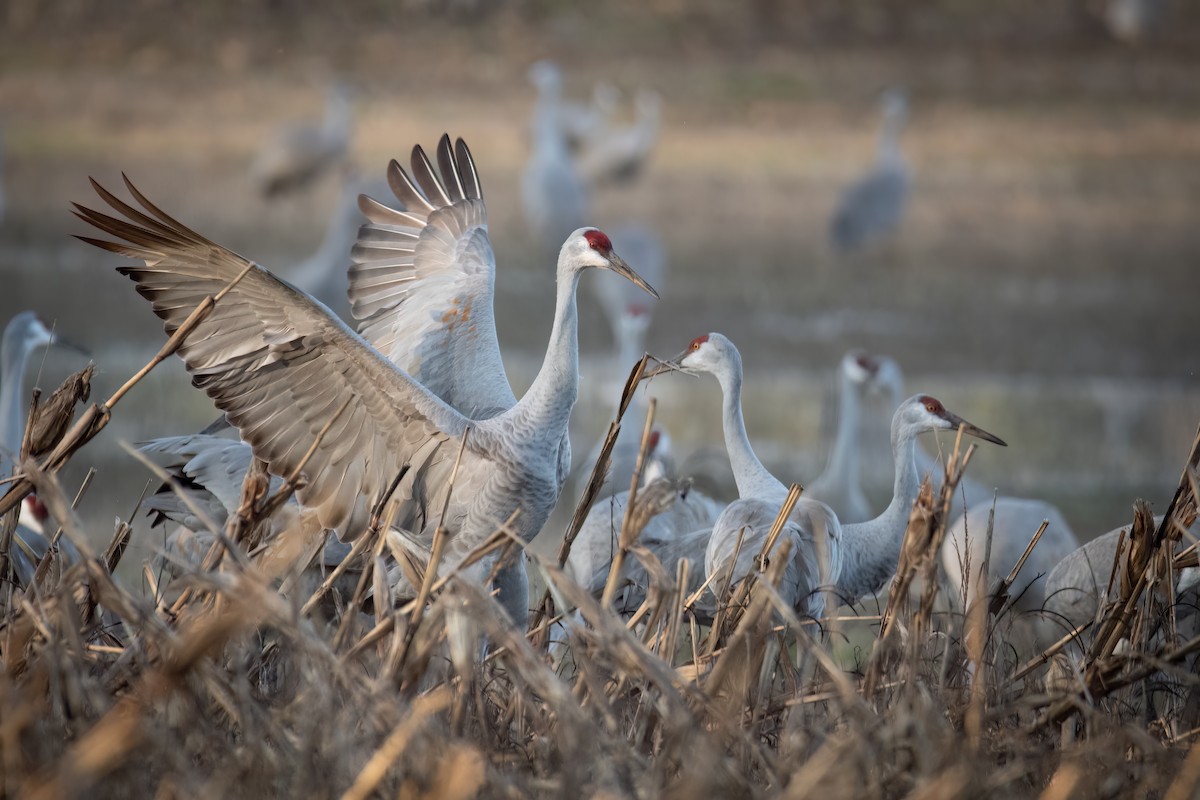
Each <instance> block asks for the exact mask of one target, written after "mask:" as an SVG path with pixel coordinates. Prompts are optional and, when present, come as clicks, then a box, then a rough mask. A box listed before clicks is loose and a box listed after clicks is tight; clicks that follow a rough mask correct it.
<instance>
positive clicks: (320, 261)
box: [288, 186, 360, 302]
mask: <svg viewBox="0 0 1200 800" xmlns="http://www.w3.org/2000/svg"><path fill="white" fill-rule="evenodd" d="M359 221H360V214H359V212H358V193H357V191H354V187H349V186H348V187H346V188H344V189H343V190H342V193H341V195H340V196H339V197H338V202H337V208H335V209H334V213H333V216H332V217H331V218H330V220H329V226H328V227H327V228H326V229H325V236H324V237H323V238H322V239H321V244H320V245H319V246H318V247H317V249H316V252H314V253H313V254H312V255H311V256H309V257H308V258H306V259H305V260H304V261H302V262H300V263H299V264H297V265H296V266H295V267H294V268H293V269H292V271H291V272H290V273H289V274H288V280H289V282H291V283H292V284H294V285H296V286H298V287H299V288H301V289H303V290H304V291H306V292H308V293H309V294H311V295H313V296H315V297H318V298H321V299H322V300H323V301H325V297H327V296H333V295H334V292H333V291H330V292H326V291H325V290H326V289H332V288H334V287H335V286H336V287H337V288H338V289H339V290H341V292H340V293H341V294H345V290H344V287H345V273H346V269H345V263H346V261H347V258H346V254H347V253H349V252H350V250H351V249H352V248H353V247H354V243H355V241H356V240H357V238H358V228H359ZM339 283H340V285H339ZM325 302H328V301H325Z"/></svg>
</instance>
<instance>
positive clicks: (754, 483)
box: [677, 333, 1004, 617]
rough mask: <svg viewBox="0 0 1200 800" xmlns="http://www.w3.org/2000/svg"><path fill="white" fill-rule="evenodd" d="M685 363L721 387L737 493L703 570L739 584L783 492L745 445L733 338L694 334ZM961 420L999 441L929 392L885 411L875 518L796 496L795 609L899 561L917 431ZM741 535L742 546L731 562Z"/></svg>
mask: <svg viewBox="0 0 1200 800" xmlns="http://www.w3.org/2000/svg"><path fill="white" fill-rule="evenodd" d="M677 363H678V366H679V367H680V368H682V369H684V370H691V371H703V372H710V373H712V374H713V375H714V376H716V377H717V380H718V381H719V382H720V384H721V388H722V393H723V396H724V399H723V402H724V413H723V427H724V431H725V444H726V448H727V449H728V450H729V455H730V462H731V463H732V464H733V470H734V476H735V478H736V479H737V484H738V493H739V495H740V498H739V499H738V500H736V501H734V502H733V503H730V504H729V506H728V507H726V509H725V510H724V511H723V512H721V516H720V517H719V518H718V519H717V522H716V524H715V525H714V526H713V533H712V538H711V539H710V540H709V543H708V550H707V552H706V553H705V569H706V572H707V573H708V575H710V576H713V575H716V576H717V578H716V579H715V581H714V582H716V583H718V584H720V583H721V582H723V579H724V578H725V576H726V575H727V574H729V572H730V570H732V582H734V583H736V582H737V581H738V580H741V579H742V578H744V577H745V576H746V575H749V574H750V573H751V572H752V571H753V570H754V569H755V560H756V559H755V556H756V555H757V554H758V552H759V551H760V549H761V547H762V545H763V543H764V542H765V541H766V538H767V535H768V533H769V530H770V527H771V524H772V523H773V521H774V519H775V517H776V515H777V514H778V512H779V509H780V507H781V506H782V505H783V502H784V499H785V497H786V494H787V491H786V489H785V487H784V486H783V484H782V483H781V482H780V481H779V480H778V479H776V478H775V477H774V476H773V475H771V474H770V472H768V471H767V470H766V468H765V467H763V465H762V463H761V462H760V461H759V460H758V458H757V456H756V455H755V454H754V451H753V449H752V448H751V447H750V443H749V439H748V438H747V436H746V430H745V424H744V421H743V419H742V412H741V384H742V374H741V373H742V370H741V357H740V356H739V354H738V352H737V349H736V348H735V347H734V346H733V343H732V342H730V341H729V340H728V339H726V338H725V337H724V336H721V335H720V334H717V333H710V334H708V335H707V336H702V337H700V338H698V339H695V340H693V342H692V344H691V345H690V347H689V349H688V350H687V351H685V352H684V353H683V354H681V357H680V358H678V359H677ZM959 425H964V426H965V430H966V433H968V434H969V435H972V436H975V437H978V438H981V439H984V440H986V441H990V442H994V443H996V444H1001V445H1003V444H1004V442H1002V441H1001V440H1000V439H998V438H996V437H995V436H994V435H992V434H990V433H988V432H986V431H984V430H982V429H980V428H978V427H976V426H975V425H973V424H971V423H969V422H966V421H965V420H963V419H962V418H961V417H959V416H957V415H956V414H954V413H953V412H950V411H948V410H947V409H946V408H945V406H943V405H942V403H941V402H940V401H938V400H936V399H935V398H932V397H929V396H928V395H914V396H913V397H911V398H909V399H908V400H906V401H905V402H904V403H902V404H901V405H900V408H899V409H897V411H896V413H895V414H894V415H893V417H892V428H891V438H892V453H893V458H894V461H895V465H896V478H895V485H894V487H893V495H892V500H891V503H889V505H888V507H887V509H886V510H885V511H884V512H883V513H882V514H880V515H879V516H878V517H876V518H875V519H873V520H870V521H867V522H860V523H853V524H847V525H842V524H841V522H840V521H839V520H838V518H837V515H836V514H834V513H833V511H832V510H831V509H830V508H829V507H828V506H826V505H825V504H824V503H820V502H818V501H816V500H811V499H808V498H805V497H801V498H800V499H799V501H797V503H796V507H795V509H794V510H793V512H792V514H791V515H790V517H789V518H788V522H787V524H785V526H784V529H783V533H782V536H781V539H783V538H786V539H788V540H789V541H790V542H791V560H790V562H789V564H788V565H787V567H786V568H785V570H784V577H783V585H782V586H781V587H780V590H781V592H782V593H783V597H784V598H785V599H786V600H788V601H789V602H791V603H792V604H793V607H794V608H795V609H796V610H797V611H798V612H799V613H801V614H804V615H807V616H811V617H820V616H821V615H822V614H823V613H824V609H825V597H824V591H823V589H826V588H833V587H836V590H837V592H838V593H839V594H840V595H841V596H842V597H843V598H845V599H848V600H852V599H854V598H857V597H859V596H861V595H863V594H866V593H868V592H870V591H874V590H875V589H878V588H879V587H880V586H882V585H883V582H884V581H886V580H887V578H888V576H890V575H891V574H892V573H893V572H894V571H895V569H896V561H897V559H898V557H899V552H900V546H901V544H902V542H903V537H904V531H905V529H906V528H907V525H908V517H909V513H910V511H911V508H912V504H913V501H914V500H915V499H916V496H917V491H918V489H919V487H920V478H919V476H918V473H917V464H916V456H915V451H916V437H917V436H918V435H919V434H921V433H924V432H926V431H931V430H954V429H957V428H958V426H959ZM739 535H741V536H742V546H741V549H740V550H739V551H738V553H739V555H738V558H737V560H736V562H734V559H733V553H734V551H735V550H736V549H737V547H736V543H737V540H738V537H739Z"/></svg>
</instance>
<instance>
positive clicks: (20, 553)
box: [0, 311, 80, 586]
mask: <svg viewBox="0 0 1200 800" xmlns="http://www.w3.org/2000/svg"><path fill="white" fill-rule="evenodd" d="M56 343H58V344H61V342H59V341H58V340H56V339H55V337H54V334H53V333H51V332H50V330H49V329H48V328H47V327H46V326H45V324H43V323H42V321H41V320H40V319H39V318H38V316H37V314H36V313H34V312H33V311H22V312H21V313H19V314H16V315H15V316H13V318H12V319H10V320H9V321H8V324H7V325H6V326H5V327H4V336H3V339H2V340H0V480H3V479H4V478H7V477H9V476H10V475H12V474H13V470H14V469H15V467H16V458H17V456H18V455H19V453H20V450H21V441H22V439H23V438H24V433H25V419H26V417H27V413H26V409H25V407H24V399H25V369H26V367H27V366H28V364H29V357H30V356H31V355H32V354H33V351H34V350H37V349H38V348H40V347H48V346H50V345H52V344H56ZM4 491H7V490H6V489H4V488H3V487H0V494H3V492H4ZM19 513H20V518H19V522H18V523H17V529H16V531H15V533H14V534H13V539H12V544H13V547H12V548H10V550H9V557H10V559H11V563H12V565H13V569H14V570H15V572H16V574H17V579H18V580H19V581H20V582H21V585H23V586H28V585H29V583H30V582H31V581H32V580H33V574H34V570H36V569H37V565H38V562H39V561H41V559H42V557H43V556H45V554H46V551H47V550H48V549H49V547H50V541H49V540H48V539H47V538H46V537H45V535H44V531H43V530H42V522H44V521H45V509H44V508H42V507H41V504H40V503H39V502H38V500H37V497H36V496H34V495H32V494H30V495H27V496H26V498H25V502H24V503H23V504H22V506H21V511H20V512H19ZM59 547H60V548H61V552H62V554H63V555H64V556H65V557H66V559H67V560H68V561H70V562H74V563H78V562H79V560H80V556H79V551H78V550H76V549H75V545H74V544H72V543H71V540H70V539H68V538H66V537H63V538H61V539H59Z"/></svg>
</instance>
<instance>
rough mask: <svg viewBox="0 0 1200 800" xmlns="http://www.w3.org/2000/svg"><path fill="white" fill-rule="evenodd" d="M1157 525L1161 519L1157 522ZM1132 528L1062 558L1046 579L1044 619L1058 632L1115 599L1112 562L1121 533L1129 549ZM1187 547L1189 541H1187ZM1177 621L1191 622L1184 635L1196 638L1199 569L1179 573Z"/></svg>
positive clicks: (1117, 530) (1104, 536)
mask: <svg viewBox="0 0 1200 800" xmlns="http://www.w3.org/2000/svg"><path fill="white" fill-rule="evenodd" d="M1154 522H1155V524H1156V525H1158V524H1161V522H1162V517H1161V516H1156V517H1155V518H1154ZM1129 528H1130V526H1129V525H1125V526H1122V527H1120V528H1114V529H1113V530H1111V531H1109V532H1108V533H1104V534H1101V535H1100V536H1097V537H1096V538H1095V539H1092V540H1091V541H1090V542H1087V543H1086V544H1084V545H1082V546H1080V547H1078V548H1076V549H1075V550H1073V551H1071V552H1070V553H1068V554H1067V555H1066V556H1064V557H1063V558H1062V560H1060V561H1059V562H1058V563H1057V564H1056V565H1055V566H1054V567H1053V569H1051V570H1050V574H1049V575H1047V576H1046V589H1045V606H1044V614H1043V616H1044V618H1045V619H1046V620H1048V622H1049V623H1050V624H1051V625H1053V626H1054V628H1055V630H1056V631H1061V632H1062V633H1064V634H1065V633H1066V632H1068V631H1070V630H1072V629H1074V628H1077V627H1079V626H1080V625H1083V624H1085V623H1087V622H1090V621H1091V620H1093V619H1095V617H1096V611H1097V609H1098V608H1099V606H1100V601H1101V599H1104V600H1106V601H1108V600H1113V599H1115V594H1116V592H1117V591H1118V589H1119V586H1120V572H1118V573H1117V577H1116V578H1115V579H1114V582H1113V590H1112V591H1111V592H1110V591H1109V578H1110V577H1111V576H1112V569H1113V560H1114V559H1115V558H1116V555H1117V543H1118V542H1119V541H1120V539H1121V532H1122V531H1124V532H1125V539H1126V547H1128V540H1129ZM1185 544H1186V541H1185ZM1176 580H1177V584H1176V586H1175V602H1176V611H1175V613H1176V619H1177V620H1184V619H1187V620H1190V622H1189V626H1188V628H1187V629H1186V630H1185V631H1184V632H1183V633H1184V638H1185V639H1187V638H1191V637H1192V636H1194V635H1195V632H1196V629H1197V628H1198V627H1200V614H1197V613H1196V612H1197V611H1198V610H1200V569H1197V568H1196V567H1189V568H1187V569H1183V570H1180V572H1179V575H1178V576H1177V577H1176Z"/></svg>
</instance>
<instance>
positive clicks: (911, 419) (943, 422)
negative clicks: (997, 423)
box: [892, 394, 1008, 447]
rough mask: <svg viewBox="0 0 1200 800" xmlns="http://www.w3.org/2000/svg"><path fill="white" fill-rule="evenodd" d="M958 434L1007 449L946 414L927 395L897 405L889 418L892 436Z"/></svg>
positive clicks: (992, 437) (994, 438)
mask: <svg viewBox="0 0 1200 800" xmlns="http://www.w3.org/2000/svg"><path fill="white" fill-rule="evenodd" d="M959 428H962V432H963V433H965V434H967V435H968V436H974V437H975V438H976V439H982V440H983V441H985V442H991V443H992V444H998V445H1000V446H1001V447H1007V446H1008V444H1007V443H1006V442H1005V441H1004V440H1003V439H1001V438H1000V437H999V436H996V435H995V434H991V433H988V432H987V431H985V430H984V429H983V428H980V427H979V426H977V425H975V424H973V423H970V422H967V421H966V420H965V419H963V418H962V417H960V416H959V415H957V414H955V413H954V412H953V411H950V410H949V409H947V408H946V406H944V405H943V404H942V401H941V400H938V399H937V398H936V397H931V396H929V395H927V394H915V395H913V396H912V397H910V398H908V399H907V400H905V401H904V402H903V403H901V404H900V407H899V408H898V409H896V414H895V416H894V417H892V435H893V436H895V435H896V434H898V433H899V434H902V435H903V434H907V435H909V436H915V435H916V434H919V433H925V432H927V431H956V430H958V429H959Z"/></svg>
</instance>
